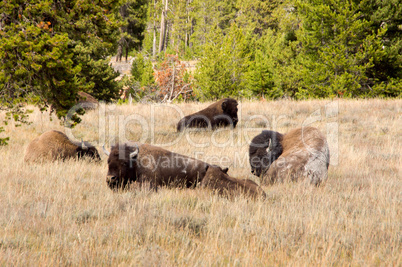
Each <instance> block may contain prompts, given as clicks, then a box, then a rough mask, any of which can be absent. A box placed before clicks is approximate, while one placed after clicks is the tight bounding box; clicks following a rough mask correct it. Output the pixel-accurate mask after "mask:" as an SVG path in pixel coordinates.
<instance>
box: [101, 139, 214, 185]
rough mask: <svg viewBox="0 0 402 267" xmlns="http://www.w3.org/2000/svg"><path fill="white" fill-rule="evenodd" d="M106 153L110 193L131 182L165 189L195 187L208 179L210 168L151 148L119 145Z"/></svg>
mask: <svg viewBox="0 0 402 267" xmlns="http://www.w3.org/2000/svg"><path fill="white" fill-rule="evenodd" d="M104 152H105V154H106V155H108V156H109V158H108V165H109V170H108V174H107V178H106V182H107V184H108V186H109V187H110V188H111V189H119V188H125V187H126V186H128V185H129V184H130V183H132V182H138V183H139V184H142V183H144V182H146V183H149V184H150V186H151V187H152V188H153V189H156V188H157V187H158V186H163V185H175V186H184V187H193V186H196V185H197V183H198V182H200V181H201V180H202V178H203V177H204V176H205V173H206V167H207V165H208V164H207V163H205V162H203V161H200V160H197V159H194V158H190V157H187V156H183V155H180V154H176V153H174V152H171V151H168V150H165V149H163V148H160V147H156V146H152V145H148V144H137V143H124V144H117V145H115V146H113V147H112V149H111V151H110V152H108V151H107V150H106V149H105V148H104Z"/></svg>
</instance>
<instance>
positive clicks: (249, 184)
mask: <svg viewBox="0 0 402 267" xmlns="http://www.w3.org/2000/svg"><path fill="white" fill-rule="evenodd" d="M227 171H228V169H227V168H225V169H221V168H220V167H216V166H207V172H206V174H205V177H204V179H202V182H201V185H202V186H203V187H206V188H209V189H212V190H215V191H216V192H217V193H218V194H219V195H222V196H226V197H229V198H233V197H235V196H236V195H237V194H244V195H246V196H249V197H251V198H254V199H257V198H262V199H265V197H266V195H265V192H264V190H262V188H261V187H260V186H259V185H258V184H256V183H255V182H253V181H252V180H249V179H247V180H243V179H237V178H233V177H230V176H229V175H228V174H227Z"/></svg>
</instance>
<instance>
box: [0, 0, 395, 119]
mask: <svg viewBox="0 0 402 267" xmlns="http://www.w3.org/2000/svg"><path fill="white" fill-rule="evenodd" d="M401 36H402V4H401V3H400V1H398V0H384V1H380V0H362V1H360V0H350V1H341V0H324V1H322V0H320V1H318V0H295V1H287V0H283V1H279V0H272V1H262V0H253V1H249V0H241V1H240V0H238V1H229V0H222V1H212V0H202V1H201V0H104V1H89V0H58V1H50V0H44V1H39V0H33V1H29V3H28V2H26V1H20V0H5V1H2V2H1V3H0V61H1V63H0V97H1V109H4V110H7V111H8V112H9V113H8V116H9V117H13V118H14V119H15V120H19V121H23V120H24V119H25V118H26V117H25V116H26V111H24V110H23V109H21V105H19V103H25V102H27V101H29V102H31V103H34V104H36V105H38V106H40V107H41V108H43V109H45V108H49V107H52V108H53V109H54V110H55V111H56V113H57V115H58V116H59V117H64V116H66V114H67V112H68V110H69V109H70V108H71V107H72V106H73V105H74V104H75V103H76V99H77V92H78V91H85V92H87V93H89V94H91V95H93V96H94V97H95V98H97V99H99V100H104V101H113V100H116V99H119V97H120V96H119V92H120V91H121V89H122V88H123V87H124V86H125V87H126V88H129V92H130V93H131V94H132V96H133V97H134V99H135V100H137V101H141V100H144V99H145V100H152V101H164V102H172V101H180V100H212V99H217V98H221V97H228V96H231V97H236V98H259V97H264V98H269V99H277V98H294V99H306V98H333V97H342V98H344V97H345V98H351V97H400V96H401V91H402V90H401V88H402V81H401V77H402V40H401ZM111 56H117V58H118V59H119V60H125V59H126V58H127V57H128V56H132V57H134V61H133V66H132V73H131V74H132V75H131V76H130V77H124V78H123V79H122V80H120V81H116V80H117V79H116V78H117V77H118V75H119V74H118V73H117V72H115V71H114V70H113V69H112V68H111V66H110V64H109V62H110V58H111ZM183 60H195V61H196V62H197V64H196V70H195V71H193V72H188V71H186V69H185V67H184V66H183V64H182V61H183ZM73 119H75V120H77V121H79V118H78V117H76V118H73Z"/></svg>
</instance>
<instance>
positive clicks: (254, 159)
mask: <svg viewBox="0 0 402 267" xmlns="http://www.w3.org/2000/svg"><path fill="white" fill-rule="evenodd" d="M281 141H282V135H281V134H280V133H277V132H273V131H263V132H262V133H261V134H260V135H257V136H256V137H254V138H253V140H252V141H251V144H250V148H249V157H250V166H251V173H252V174H254V175H256V176H261V175H264V174H265V172H266V171H267V170H268V169H269V167H270V166H271V164H272V163H273V162H274V161H275V160H276V159H277V158H278V157H279V156H280V155H281V154H282V152H283V148H282V145H281Z"/></svg>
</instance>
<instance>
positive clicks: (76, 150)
mask: <svg viewBox="0 0 402 267" xmlns="http://www.w3.org/2000/svg"><path fill="white" fill-rule="evenodd" d="M84 156H86V157H90V158H93V159H95V160H100V156H99V153H98V151H97V150H96V148H95V147H94V146H92V145H91V144H89V143H87V142H72V141H71V140H70V139H68V137H67V136H66V135H65V134H64V133H62V132H59V131H54V130H52V131H47V132H45V133H43V134H42V135H40V136H39V137H37V138H35V139H34V140H33V141H32V142H31V143H30V144H29V145H28V147H27V149H26V151H25V157H24V160H25V161H26V162H33V161H43V160H48V161H53V160H56V159H63V160H64V159H68V158H74V157H75V158H82V157H84Z"/></svg>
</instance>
